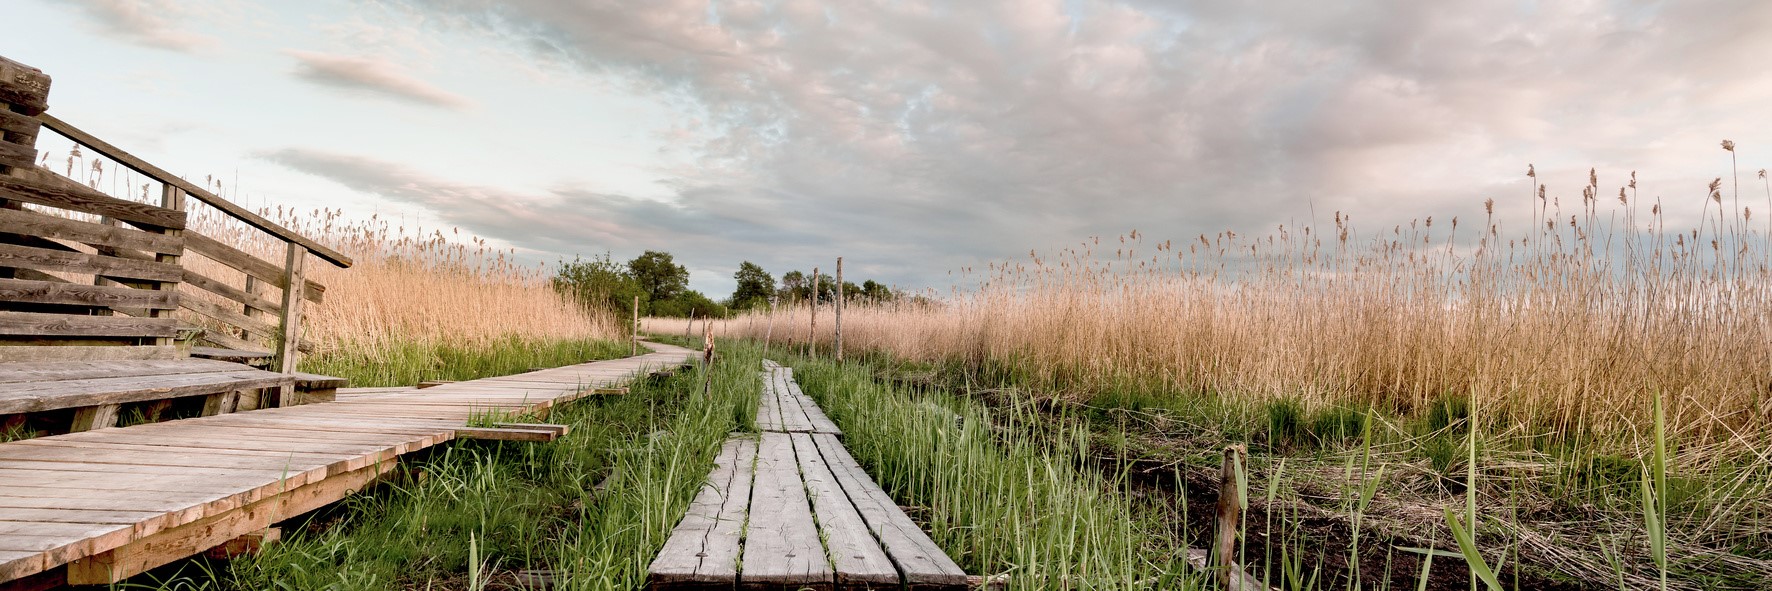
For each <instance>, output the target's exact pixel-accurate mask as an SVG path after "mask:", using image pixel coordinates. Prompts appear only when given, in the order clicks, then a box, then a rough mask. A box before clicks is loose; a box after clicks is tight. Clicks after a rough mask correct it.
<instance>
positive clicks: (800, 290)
mask: <svg viewBox="0 0 1772 591" xmlns="http://www.w3.org/2000/svg"><path fill="white" fill-rule="evenodd" d="M777 294H778V295H780V296H781V301H782V303H783V304H788V303H792V302H803V301H806V299H807V298H810V297H812V284H811V283H808V282H807V281H806V274H805V273H801V272H799V271H788V272H787V273H784V274H782V276H781V290H780V291H778V292H777Z"/></svg>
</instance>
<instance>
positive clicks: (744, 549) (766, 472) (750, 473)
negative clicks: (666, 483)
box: [647, 364, 967, 591]
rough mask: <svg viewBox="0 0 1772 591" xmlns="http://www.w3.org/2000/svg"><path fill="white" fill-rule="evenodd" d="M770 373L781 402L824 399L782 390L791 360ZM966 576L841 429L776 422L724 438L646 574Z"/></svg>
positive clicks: (692, 577) (708, 582) (825, 586)
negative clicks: (852, 449) (853, 450)
mask: <svg viewBox="0 0 1772 591" xmlns="http://www.w3.org/2000/svg"><path fill="white" fill-rule="evenodd" d="M764 375H765V378H766V379H765V382H764V383H765V384H770V383H774V386H771V388H774V389H775V391H776V392H778V397H779V400H778V402H777V404H778V407H779V405H780V404H781V402H780V401H781V400H790V399H793V400H794V402H797V403H799V404H800V406H799V408H800V409H802V410H807V409H810V410H812V411H817V410H818V406H817V405H816V404H813V403H812V401H811V400H810V399H805V397H804V395H803V394H799V397H798V399H794V398H793V394H779V393H780V392H784V391H785V392H792V393H798V392H799V389H798V386H793V381H792V378H791V377H789V376H790V375H791V373H790V372H789V370H787V369H786V368H781V367H776V366H773V364H771V366H770V367H767V368H766V371H765V372H764ZM772 380H773V382H772ZM787 386H791V388H788V387H787ZM769 392H770V388H765V391H764V396H765V398H764V402H768V401H769V396H770V394H769ZM767 407H768V405H767V404H765V408H767ZM817 416H819V417H821V418H822V417H823V416H824V413H823V412H822V411H819V412H818V415H817ZM825 421H826V422H828V421H829V419H825ZM759 422H760V423H761V421H759ZM784 422H786V421H784ZM808 422H810V419H809V418H808ZM795 426H800V425H798V424H795ZM832 427H833V428H834V425H832ZM966 585H967V577H966V573H965V571H963V570H961V569H960V567H959V565H957V564H955V563H954V561H953V560H952V559H950V558H948V556H947V554H946V553H944V552H943V551H942V550H941V548H940V547H938V546H936V545H935V542H934V541H932V540H930V539H929V536H928V535H927V534H925V533H923V530H922V529H921V528H919V527H918V526H917V524H916V523H915V522H913V521H911V520H910V518H909V517H907V516H906V515H905V514H904V511H902V510H900V509H899V508H898V504H897V503H896V502H894V501H893V500H892V498H891V497H890V496H888V495H887V494H886V492H885V491H884V490H881V489H880V487H879V485H877V484H875V483H874V481H873V479H872V478H870V477H868V475H867V473H866V472H865V471H864V470H863V469H862V467H861V465H860V464H858V463H856V461H855V458H853V457H851V456H850V455H849V451H848V450H847V449H845V448H844V447H843V443H842V441H840V440H839V439H838V438H837V435H836V434H835V433H823V432H782V431H770V430H765V431H764V432H763V433H762V434H761V435H759V436H751V435H740V436H734V437H733V438H732V439H729V440H727V441H726V444H725V446H724V447H723V448H722V449H721V450H720V455H719V457H718V458H717V459H716V460H715V466H714V470H713V472H712V473H711V474H709V476H708V481H707V483H706V484H705V485H703V487H702V489H701V492H700V493H698V494H697V495H696V497H695V499H694V501H692V502H691V503H690V505H689V510H688V512H687V513H685V514H684V516H683V520H682V521H681V522H679V523H678V524H677V527H676V528H675V529H673V530H672V531H671V537H670V539H669V540H667V541H666V542H665V546H664V548H663V549H662V550H661V551H660V552H659V554H658V557H657V558H656V559H655V560H653V562H652V566H651V567H650V568H649V569H648V573H647V588H648V589H732V588H734V587H736V588H739V589H812V590H815V591H827V590H828V591H835V590H839V589H900V588H903V589H965V588H966Z"/></svg>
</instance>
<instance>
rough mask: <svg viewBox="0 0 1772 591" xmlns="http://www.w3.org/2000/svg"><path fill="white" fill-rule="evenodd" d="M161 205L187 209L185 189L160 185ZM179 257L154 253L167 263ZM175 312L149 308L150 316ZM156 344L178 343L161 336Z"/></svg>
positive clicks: (172, 233) (174, 286)
mask: <svg viewBox="0 0 1772 591" xmlns="http://www.w3.org/2000/svg"><path fill="white" fill-rule="evenodd" d="M160 207H164V208H166V209H170V210H174V211H184V210H185V191H184V189H180V188H178V187H174V186H172V185H169V184H165V183H162V184H161V185H160ZM184 233H185V231H184V230H166V235H168V236H181V235H183V234H184ZM178 258H179V257H178V255H176V254H159V255H154V260H155V261H157V262H161V263H166V264H169V265H178V264H179V263H178ZM177 285H178V284H176V283H161V284H159V285H156V286H154V287H155V289H160V290H167V289H178V288H177ZM175 312H177V310H149V311H148V316H149V317H150V318H167V317H170V316H172V315H173V313H175ZM154 344H156V345H172V344H176V343H174V342H173V340H172V339H171V338H168V337H160V338H156V339H154Z"/></svg>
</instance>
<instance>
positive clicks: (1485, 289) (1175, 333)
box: [720, 177, 1772, 450]
mask: <svg viewBox="0 0 1772 591" xmlns="http://www.w3.org/2000/svg"><path fill="white" fill-rule="evenodd" d="M1590 178H1592V177H1590ZM1634 185H1635V181H1634V179H1633V180H1632V181H1631V183H1630V185H1629V186H1627V187H1625V188H1621V189H1620V195H1619V197H1617V198H1616V199H1601V198H1598V197H1595V195H1597V194H1598V193H1599V192H1600V189H1599V185H1598V179H1597V178H1596V179H1592V180H1591V182H1590V183H1589V185H1588V186H1587V187H1586V188H1584V190H1583V193H1584V195H1586V196H1585V197H1584V198H1583V200H1582V201H1581V206H1580V207H1579V208H1578V209H1576V210H1575V211H1572V212H1571V211H1565V210H1563V209H1560V207H1559V206H1558V205H1557V201H1556V200H1553V199H1548V198H1546V197H1545V193H1544V191H1543V190H1542V187H1539V188H1538V189H1535V190H1534V193H1533V198H1532V203H1533V210H1532V217H1533V220H1534V221H1532V222H1530V226H1528V227H1527V228H1521V229H1513V230H1510V229H1509V228H1504V227H1503V225H1502V224H1501V223H1500V222H1499V221H1497V220H1496V219H1495V218H1494V216H1493V212H1494V208H1495V204H1494V202H1493V201H1491V202H1489V203H1486V204H1484V207H1485V210H1486V211H1487V212H1488V213H1489V215H1486V216H1485V217H1484V218H1481V219H1478V220H1475V222H1476V223H1472V221H1463V222H1461V221H1460V220H1458V219H1456V218H1453V219H1451V220H1444V219H1442V220H1439V223H1438V224H1436V220H1435V219H1434V218H1432V217H1427V218H1422V219H1419V220H1416V221H1412V222H1410V223H1409V224H1406V225H1400V226H1396V227H1391V228H1385V229H1383V230H1382V231H1380V232H1377V233H1362V232H1360V231H1358V230H1356V227H1355V226H1354V224H1353V223H1352V222H1351V221H1350V219H1349V217H1348V216H1346V215H1343V214H1341V213H1336V214H1335V215H1334V218H1333V219H1334V224H1333V226H1332V227H1329V228H1326V229H1315V228H1311V227H1303V228H1294V227H1286V226H1281V227H1279V228H1277V229H1276V230H1275V231H1274V232H1272V233H1270V234H1267V235H1259V236H1254V235H1243V234H1239V233H1235V232H1229V231H1227V232H1221V233H1219V234H1217V235H1213V236H1205V235H1202V236H1198V237H1196V238H1194V239H1192V240H1189V241H1184V242H1174V241H1163V242H1155V243H1152V242H1150V241H1148V240H1147V239H1146V238H1145V237H1144V236H1143V235H1142V234H1141V233H1139V232H1137V231H1133V232H1131V233H1129V234H1127V235H1125V236H1120V237H1119V238H1118V240H1117V241H1116V240H1112V239H1110V240H1108V241H1106V242H1105V245H1104V243H1103V241H1101V240H1099V239H1095V240H1090V241H1088V242H1086V243H1084V244H1081V245H1079V246H1077V247H1073V248H1068V249H1065V250H1063V251H1060V252H1058V253H1057V254H1053V255H1041V254H1039V253H1035V252H1030V253H1029V256H1028V258H1027V259H1025V260H1020V261H1008V262H1003V263H997V264H992V265H991V266H990V268H989V270H988V271H987V272H985V273H979V274H975V275H976V278H977V279H978V280H979V281H978V285H977V287H976V288H973V289H968V290H965V291H961V290H959V289H956V290H954V291H953V292H952V293H951V294H949V295H948V297H944V298H939V299H936V300H931V301H929V302H918V303H912V302H903V303H899V304H894V305H888V306H884V307H863V306H851V307H850V308H847V309H846V310H845V313H844V317H843V322H844V342H845V345H846V347H850V348H852V350H855V351H863V350H882V351H888V352H891V353H892V354H894V355H895V356H898V357H901V358H905V359H911V360H919V361H943V360H967V361H970V362H973V363H992V364H1000V365H1007V366H1012V367H1013V368H1014V369H1013V371H1015V372H1018V373H1021V374H1023V375H1025V377H1027V378H1029V379H1030V380H1031V381H1032V382H1034V383H1035V384H1037V385H1040V386H1043V387H1045V388H1048V389H1051V390H1057V391H1066V392H1073V393H1089V392H1100V391H1104V390H1111V389H1126V388H1129V387H1130V388H1138V389H1144V390H1148V391H1152V392H1167V393H1170V394H1171V395H1175V394H1177V393H1185V394H1207V395H1214V396H1222V397H1228V398H1234V399H1242V400H1253V401H1270V400H1278V399H1296V400H1300V401H1303V402H1304V403H1305V404H1307V405H1314V406H1353V407H1375V408H1381V409H1385V410H1387V411H1394V412H1400V413H1415V412H1419V411H1422V410H1424V409H1427V408H1429V407H1431V406H1432V405H1433V404H1434V403H1436V402H1438V401H1441V400H1444V399H1445V398H1447V397H1449V396H1450V397H1460V398H1463V397H1467V396H1469V397H1474V399H1475V400H1476V401H1477V402H1479V403H1480V404H1482V405H1483V406H1484V407H1485V408H1486V410H1485V413H1484V414H1485V416H1490V417H1493V418H1494V420H1495V421H1497V422H1498V423H1500V424H1506V425H1524V426H1527V427H1529V428H1531V429H1532V430H1534V431H1540V432H1546V433H1552V434H1556V435H1557V436H1561V437H1584V436H1590V435H1599V436H1613V437H1623V438H1630V439H1635V438H1637V436H1639V435H1640V434H1642V433H1644V432H1645V431H1644V427H1645V425H1648V424H1649V422H1648V421H1649V409H1650V407H1651V402H1652V401H1653V400H1655V399H1656V398H1661V399H1662V400H1664V401H1665V403H1666V405H1667V406H1666V408H1667V410H1668V421H1669V424H1670V426H1671V428H1672V429H1673V430H1674V432H1676V433H1679V434H1680V435H1681V436H1682V437H1689V438H1690V439H1688V440H1689V441H1705V442H1724V443H1726V444H1730V445H1732V446H1733V447H1735V448H1736V449H1737V450H1740V449H1742V448H1744V447H1749V446H1752V445H1753V444H1754V443H1756V442H1763V441H1764V440H1765V436H1766V432H1767V430H1766V429H1765V427H1766V426H1767V424H1768V422H1769V421H1772V271H1769V269H1768V262H1769V260H1772V259H1769V258H1768V250H1767V227H1766V226H1765V225H1764V222H1763V221H1762V219H1761V216H1759V215H1755V214H1752V213H1750V212H1749V211H1748V210H1746V209H1738V210H1736V212H1737V213H1736V214H1734V215H1731V214H1730V213H1729V210H1728V208H1726V207H1723V206H1722V197H1721V193H1720V192H1718V191H1717V190H1716V184H1714V183H1713V185H1712V191H1711V193H1710V194H1709V196H1708V197H1706V199H1707V201H1710V202H1712V203H1715V204H1716V206H1715V207H1710V208H1709V213H1707V214H1706V215H1707V217H1706V221H1705V223H1704V225H1703V227H1701V228H1690V229H1684V230H1671V229H1667V228H1665V227H1664V219H1663V216H1662V213H1661V206H1660V204H1659V203H1653V202H1652V203H1644V202H1643V201H1642V200H1638V199H1636V198H1635V197H1634V195H1633V194H1632V193H1631V189H1632V188H1634ZM1719 212H1720V213H1719ZM1110 249H1111V250H1110ZM820 316H821V320H822V321H821V322H819V323H818V327H817V328H818V332H817V334H809V326H808V324H809V322H808V320H809V317H810V314H809V311H808V310H807V309H806V306H805V305H804V304H802V305H799V306H795V307H792V309H789V307H786V306H784V307H781V308H778V309H776V310H774V311H773V312H772V313H770V312H756V313H753V314H752V315H750V317H746V316H741V317H738V318H736V319H734V320H732V321H730V322H728V323H727V324H726V325H725V326H722V327H720V328H721V331H722V333H726V334H732V335H743V336H748V337H752V338H762V337H764V336H765V335H766V334H767V335H772V339H773V340H774V341H777V342H780V343H790V342H791V343H799V344H804V343H806V342H807V340H808V339H811V340H815V341H816V342H817V343H819V345H820V346H825V347H828V346H829V345H830V343H831V341H832V336H833V328H834V327H833V323H832V322H831V314H830V308H829V306H828V305H827V306H825V307H824V309H823V310H822V311H821V314H820Z"/></svg>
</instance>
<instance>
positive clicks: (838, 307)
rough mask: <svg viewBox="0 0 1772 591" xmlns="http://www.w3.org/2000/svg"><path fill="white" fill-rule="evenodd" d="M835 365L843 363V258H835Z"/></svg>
mask: <svg viewBox="0 0 1772 591" xmlns="http://www.w3.org/2000/svg"><path fill="white" fill-rule="evenodd" d="M836 311H837V344H836V347H837V363H842V362H843V257H837V302H836Z"/></svg>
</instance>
